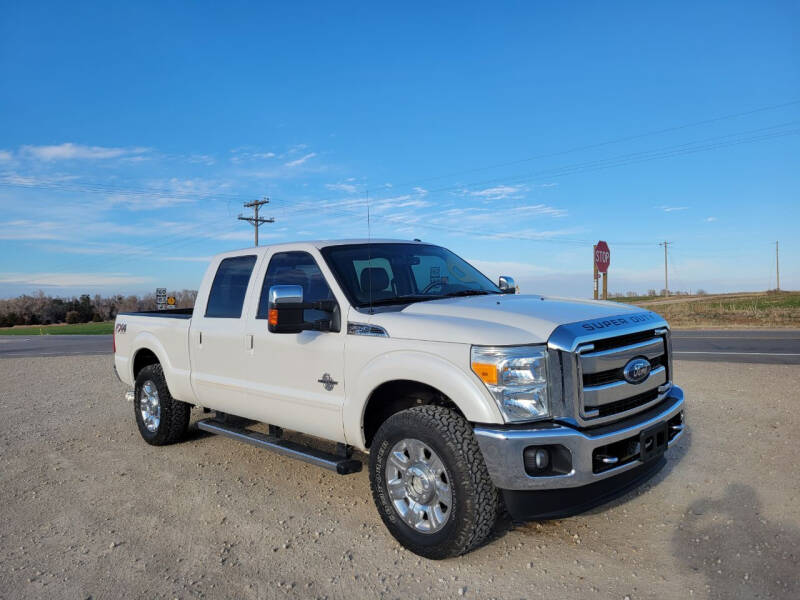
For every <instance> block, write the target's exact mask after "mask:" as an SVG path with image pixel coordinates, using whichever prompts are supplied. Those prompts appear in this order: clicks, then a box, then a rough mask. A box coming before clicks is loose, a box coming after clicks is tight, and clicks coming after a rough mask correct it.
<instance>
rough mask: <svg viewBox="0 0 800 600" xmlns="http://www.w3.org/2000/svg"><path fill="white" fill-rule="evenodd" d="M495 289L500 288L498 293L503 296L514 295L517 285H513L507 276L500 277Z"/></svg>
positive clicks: (511, 279)
mask: <svg viewBox="0 0 800 600" xmlns="http://www.w3.org/2000/svg"><path fill="white" fill-rule="evenodd" d="M497 287H499V288H500V291H501V292H503V293H504V294H516V293H517V284H516V283H514V278H513V277H509V276H508V275H500V280H499V282H498V285H497Z"/></svg>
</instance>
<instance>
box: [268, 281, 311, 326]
mask: <svg viewBox="0 0 800 600" xmlns="http://www.w3.org/2000/svg"><path fill="white" fill-rule="evenodd" d="M268 308H269V313H268V315H267V323H268V325H267V327H268V328H269V330H270V331H271V332H272V333H300V332H301V331H303V287H302V286H300V285H273V286H272V287H271V288H269V306H268Z"/></svg>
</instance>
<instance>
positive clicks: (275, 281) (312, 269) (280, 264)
mask: <svg viewBox="0 0 800 600" xmlns="http://www.w3.org/2000/svg"><path fill="white" fill-rule="evenodd" d="M273 285H299V286H300V287H302V288H303V302H314V301H316V300H333V299H334V297H333V293H332V292H331V288H330V287H329V286H328V282H327V281H325V276H324V275H323V274H322V271H320V269H319V266H318V265H317V262H316V261H315V260H314V257H313V256H311V255H310V254H309V253H308V252H300V251H295V252H278V253H276V254H274V255H273V256H272V258H271V259H270V261H269V266H268V267H267V273H266V275H265V276H264V284H263V285H262V286H261V298H260V299H259V302H258V314H257V315H256V318H257V319H266V318H268V315H269V288H271V287H272V286H273ZM325 316H326V313H324V312H322V311H319V310H311V309H308V310H306V311H305V316H304V320H306V321H316V320H318V319H324V318H325Z"/></svg>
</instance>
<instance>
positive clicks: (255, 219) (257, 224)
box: [239, 198, 275, 246]
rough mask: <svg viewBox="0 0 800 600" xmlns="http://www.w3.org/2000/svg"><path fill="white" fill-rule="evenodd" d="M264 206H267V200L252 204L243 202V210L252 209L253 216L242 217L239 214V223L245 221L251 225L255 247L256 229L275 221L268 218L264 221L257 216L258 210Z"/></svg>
mask: <svg viewBox="0 0 800 600" xmlns="http://www.w3.org/2000/svg"><path fill="white" fill-rule="evenodd" d="M265 204H269V198H264V199H263V200H253V201H252V202H245V204H244V207H245V208H252V209H253V216H252V217H243V216H242V215H241V214H240V215H239V220H240V221H247V222H248V223H251V224H252V225H253V227H254V228H255V231H256V246H258V228H259V227H261V225H262V224H264V223H274V222H275V219H273V218H271V217H270V218H269V219H265V218H263V217H259V216H258V209H259V208H261V207H262V206H264V205H265Z"/></svg>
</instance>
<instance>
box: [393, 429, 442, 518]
mask: <svg viewBox="0 0 800 600" xmlns="http://www.w3.org/2000/svg"><path fill="white" fill-rule="evenodd" d="M386 489H387V491H388V492H389V498H390V499H391V502H392V506H394V509H395V511H396V512H397V514H398V515H399V516H400V518H401V519H403V521H404V522H405V524H406V525H408V526H409V527H411V528H412V529H413V530H415V531H419V532H420V533H436V532H437V531H439V530H441V529H442V527H444V526H445V524H446V523H447V521H448V520H449V518H450V513H451V512H452V507H453V492H452V489H451V486H450V475H449V474H448V472H447V469H445V466H444V463H443V462H442V459H441V458H439V456H438V455H437V454H436V452H434V451H433V450H432V449H431V448H430V446H428V445H426V444H425V443H423V442H421V441H420V440H417V439H413V438H406V439H403V440H400V441H399V442H397V443H396V444H395V445H394V446H393V447H392V449H391V451H390V452H389V458H388V460H387V464H386Z"/></svg>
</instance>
